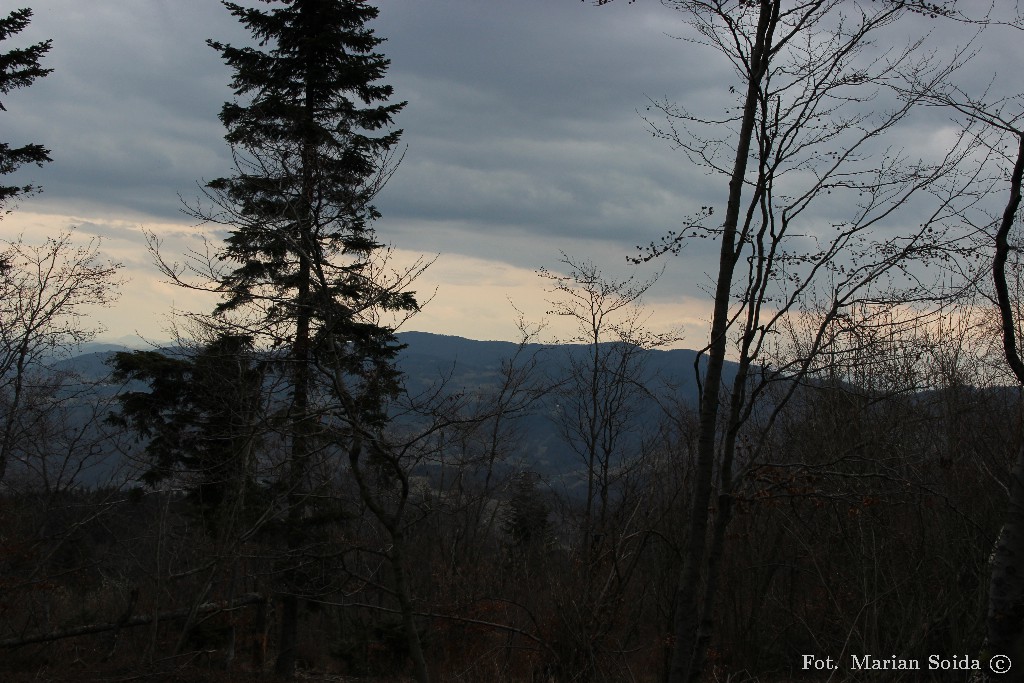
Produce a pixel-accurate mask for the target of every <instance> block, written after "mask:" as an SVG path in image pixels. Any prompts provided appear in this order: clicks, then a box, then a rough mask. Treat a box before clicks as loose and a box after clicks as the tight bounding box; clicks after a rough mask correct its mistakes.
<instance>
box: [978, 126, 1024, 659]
mask: <svg viewBox="0 0 1024 683" xmlns="http://www.w3.org/2000/svg"><path fill="white" fill-rule="evenodd" d="M1017 138H1018V143H1019V144H1018V150H1017V161H1016V163H1015V164H1014V168H1013V173H1012V174H1011V176H1010V198H1009V200H1008V201H1007V203H1006V208H1005V210H1004V211H1003V217H1002V221H1001V223H1000V225H999V230H998V232H997V234H996V253H995V258H994V260H993V264H992V275H993V279H994V281H995V288H996V297H997V300H998V304H999V313H1000V316H1001V319H1002V327H1003V350H1004V352H1005V354H1006V361H1007V363H1008V364H1009V365H1010V368H1011V369H1012V370H1013V374H1014V375H1015V376H1016V377H1017V381H1018V382H1019V383H1020V384H1021V385H1024V361H1022V360H1021V357H1020V352H1019V350H1018V348H1017V328H1016V324H1015V321H1014V319H1013V305H1012V303H1011V301H1010V295H1009V290H1008V288H1007V284H1006V260H1007V258H1008V256H1009V253H1010V243H1009V234H1010V229H1011V228H1012V227H1013V224H1014V223H1015V222H1016V218H1017V209H1018V208H1019V206H1020V202H1021V184H1022V182H1024V133H1018V134H1017ZM1022 566H1024V444H1022V445H1021V447H1020V448H1019V449H1018V451H1017V460H1016V463H1015V464H1014V467H1013V469H1012V471H1011V480H1010V500H1009V505H1008V508H1007V511H1006V523H1005V524H1004V525H1003V528H1002V531H1001V532H1000V534H999V538H998V540H997V541H996V546H995V549H994V550H993V552H992V576H991V580H990V583H989V596H988V618H987V623H986V630H987V635H988V651H989V654H990V655H1006V656H1009V657H1010V659H1011V661H1012V662H1013V664H1014V665H1017V664H1018V663H1019V662H1020V661H1021V656H1024V572H1022V571H1021V567H1022ZM1008 675H1010V676H1013V677H1015V678H1016V677H1018V676H1020V674H1019V673H1011V674H1008Z"/></svg>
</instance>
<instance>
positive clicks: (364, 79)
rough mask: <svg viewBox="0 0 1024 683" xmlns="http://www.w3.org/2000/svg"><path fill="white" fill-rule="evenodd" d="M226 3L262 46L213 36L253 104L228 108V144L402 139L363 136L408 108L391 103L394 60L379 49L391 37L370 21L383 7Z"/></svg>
mask: <svg viewBox="0 0 1024 683" xmlns="http://www.w3.org/2000/svg"><path fill="white" fill-rule="evenodd" d="M262 1H263V2H266V3H268V4H269V3H271V2H274V1H275V0H262ZM222 2H223V4H224V6H225V7H227V8H228V9H229V10H230V12H231V13H232V14H233V15H235V16H237V17H238V18H239V19H240V20H241V22H242V23H243V24H244V25H245V26H246V27H247V28H248V29H249V31H250V32H251V33H252V35H253V37H254V38H255V39H256V40H257V41H258V44H259V48H256V47H251V46H246V47H235V46H232V45H228V44H225V43H221V42H218V41H213V40H211V41H208V44H209V45H210V46H211V47H213V48H214V49H216V50H217V51H218V52H220V53H221V55H222V57H223V58H224V60H225V62H226V63H227V64H228V66H230V67H231V68H232V69H233V71H234V77H233V79H232V81H231V87H232V89H233V90H234V93H235V95H236V96H237V97H239V98H243V97H248V98H251V101H250V103H249V104H248V105H243V104H239V103H237V102H228V103H226V104H225V105H224V107H223V109H222V111H221V120H222V121H223V123H224V125H225V126H226V127H227V128H228V131H229V132H228V135H227V136H226V137H227V140H228V142H230V143H232V144H239V145H242V146H258V145H260V144H262V143H265V142H268V141H269V142H279V141H303V142H309V141H310V139H311V138H312V139H313V140H314V141H315V142H316V144H323V145H328V146H335V145H337V146H344V145H345V144H346V143H350V142H352V141H353V140H352V138H353V137H355V138H356V140H355V141H356V142H357V144H359V145H360V146H364V147H368V148H390V147H391V146H392V145H394V143H395V142H397V139H398V136H399V135H400V134H401V131H396V132H393V133H391V134H389V135H386V136H384V137H382V138H378V139H376V140H372V139H370V138H367V137H365V136H362V135H360V131H376V130H380V129H381V128H384V127H386V126H388V125H390V124H391V123H392V122H393V118H394V116H395V115H396V114H397V113H398V112H399V111H400V110H401V109H402V108H403V107H404V106H405V103H404V102H400V103H393V104H383V103H386V101H387V100H388V99H389V98H390V97H391V96H392V94H393V89H392V88H391V86H390V85H385V84H381V83H379V81H380V79H382V78H383V77H384V74H385V73H386V71H387V68H388V65H389V64H390V60H388V59H387V58H386V57H384V55H382V54H380V53H377V52H374V48H376V47H377V46H378V45H379V44H381V43H382V42H383V39H382V38H379V37H377V36H375V35H374V33H373V30H372V29H369V28H367V27H366V26H365V24H366V22H368V21H370V20H372V19H374V18H375V17H376V16H377V14H378V10H377V8H375V7H373V6H370V5H367V4H366V3H365V2H363V1H362V0H287V1H285V2H282V3H280V6H278V7H274V8H273V9H270V10H263V9H258V8H252V7H243V6H241V5H238V4H236V3H233V2H228V1H227V0H222ZM268 47H269V49H260V48H268ZM357 103H361V104H362V105H363V106H359V105H358V104H357ZM377 103H381V104H377Z"/></svg>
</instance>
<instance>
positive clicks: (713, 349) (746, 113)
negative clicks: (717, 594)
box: [668, 0, 779, 683]
mask: <svg viewBox="0 0 1024 683" xmlns="http://www.w3.org/2000/svg"><path fill="white" fill-rule="evenodd" d="M778 12H779V2H778V0H761V2H760V14H759V16H758V25H757V36H756V40H755V43H754V47H753V49H752V51H751V55H750V75H749V79H748V81H747V92H746V96H745V100H744V105H743V121H742V124H741V127H740V135H739V141H738V144H737V146H736V159H735V162H734V164H733V172H732V177H731V178H730V179H729V199H728V203H727V206H726V214H725V222H724V224H723V226H722V240H721V252H720V257H719V266H718V280H717V283H716V287H715V306H714V314H713V317H712V322H711V342H710V346H709V349H708V366H707V373H706V375H705V379H704V387H703V395H702V396H701V401H700V431H699V436H698V441H697V463H696V468H695V475H696V476H695V481H694V490H693V502H692V506H691V511H690V520H689V525H688V528H687V537H686V544H685V546H684V549H683V569H682V572H681V573H680V577H679V585H678V588H677V589H676V608H675V620H674V621H675V623H674V636H675V647H674V649H673V652H672V659H671V665H670V667H669V675H668V682H669V683H691V681H695V680H696V678H697V677H698V676H699V674H700V669H701V668H702V667H701V664H700V662H702V661H703V659H704V653H703V652H702V651H701V649H702V646H701V645H700V643H701V639H700V621H701V617H700V605H701V603H702V599H701V573H702V570H703V569H704V566H705V557H706V547H707V546H706V541H707V530H708V518H709V516H710V515H711V511H710V505H711V497H712V489H713V480H714V466H715V453H716V450H717V441H718V439H717V436H718V412H719V396H720V393H721V384H722V370H723V368H724V366H725V354H726V344H727V341H728V339H727V337H726V333H727V331H728V322H729V303H730V300H731V297H732V278H733V272H734V269H735V265H736V253H737V249H738V246H739V245H737V244H736V235H737V228H738V226H739V216H740V206H741V203H742V199H743V187H744V182H745V177H746V170H747V161H748V158H749V156H750V148H751V144H752V140H753V135H754V121H755V117H756V114H757V107H758V93H759V90H760V85H761V80H762V78H763V77H764V74H765V73H766V71H767V65H768V61H769V59H770V47H771V40H772V33H773V30H774V27H775V24H776V22H777V20H778Z"/></svg>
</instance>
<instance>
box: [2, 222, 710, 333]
mask: <svg viewBox="0 0 1024 683" xmlns="http://www.w3.org/2000/svg"><path fill="white" fill-rule="evenodd" d="M133 218H135V219H133V220H125V219H118V218H110V217H102V216H88V215H76V216H70V215H57V214H44V213H35V212H32V211H28V210H24V209H16V210H15V211H14V212H13V213H11V214H9V215H8V216H6V217H4V219H3V220H0V240H12V239H15V238H16V237H17V236H18V235H19V234H20V235H22V236H23V238H24V240H25V242H26V243H28V244H41V243H42V242H43V241H44V240H45V239H46V238H47V237H50V236H56V235H58V234H60V233H61V232H63V231H67V230H69V229H71V228H74V229H75V242H76V243H79V244H81V243H85V242H87V241H88V240H89V239H90V238H92V237H99V238H100V239H101V246H100V251H101V253H102V254H103V255H104V256H106V257H107V258H110V259H112V260H114V261H118V262H120V263H122V264H123V265H124V268H123V270H122V271H121V272H122V275H123V276H124V278H125V280H126V282H125V283H124V284H123V285H122V286H121V288H120V290H121V294H120V298H119V299H118V301H117V302H116V303H114V304H113V305H112V306H110V307H108V308H93V309H91V310H90V312H89V315H90V316H93V317H94V319H95V321H96V322H98V323H99V324H101V325H102V326H103V327H104V328H105V329H104V331H103V332H101V333H100V334H99V335H98V336H97V341H119V342H122V343H123V342H125V341H128V340H127V339H126V338H133V337H138V338H139V343H143V342H145V341H150V342H161V341H164V340H167V339H170V338H171V337H172V334H171V328H172V326H173V324H174V320H175V317H174V313H175V312H176V311H177V312H182V313H183V312H200V313H202V312H207V311H210V310H211V309H212V308H213V306H214V305H215V303H216V301H217V297H216V295H212V294H205V293H200V292H195V291H189V290H187V289H184V288H182V287H180V286H177V285H174V284H171V283H169V282H167V281H166V278H165V277H164V276H163V275H162V274H160V273H159V272H158V270H157V268H156V266H155V265H154V264H153V261H152V258H151V256H150V254H149V253H148V252H147V251H146V249H145V240H144V237H143V229H145V230H149V231H152V232H153V233H155V234H156V235H157V236H158V237H159V238H160V239H161V241H162V242H163V246H162V253H163V254H164V255H165V259H166V260H168V261H179V262H180V261H182V260H183V258H184V254H185V252H186V251H187V249H188V247H189V246H192V247H194V248H196V247H201V245H202V242H201V240H200V239H199V235H201V234H202V233H203V231H204V228H197V227H195V226H194V225H192V224H190V223H188V222H185V221H182V222H166V221H163V222H161V221H158V220H152V219H148V218H146V217H141V216H139V217H133ZM434 256H435V255H434V254H419V253H415V252H411V251H407V250H402V249H395V250H394V254H393V258H394V263H395V265H396V266H399V265H406V264H412V263H413V262H414V261H415V260H416V259H417V258H424V259H426V260H429V259H431V258H434ZM436 256H437V258H436V260H435V262H434V263H433V264H432V265H431V266H430V267H429V268H428V269H427V270H426V271H425V272H424V273H423V275H421V276H420V278H419V279H418V280H417V281H416V283H415V284H414V286H413V287H412V289H414V290H415V291H416V292H417V293H418V298H419V299H420V301H421V303H422V302H424V301H426V302H427V304H426V305H425V306H424V308H423V310H422V311H421V312H420V313H418V314H417V315H415V316H414V317H413V318H412V319H410V320H409V321H408V322H406V323H405V325H404V326H403V327H402V328H401V329H402V331H412V330H415V331H421V332H433V333H436V334H448V335H456V336H460V337H467V338H471V339H480V340H502V341H518V340H519V339H520V337H521V334H520V332H519V329H518V327H517V319H518V318H519V317H520V313H519V312H521V313H522V315H523V317H524V319H525V320H526V322H527V323H529V324H531V325H533V326H536V325H537V324H539V323H541V322H542V321H543V322H545V323H546V324H545V327H544V329H543V331H542V333H541V334H540V336H539V338H538V339H537V341H554V340H562V341H564V340H568V339H570V338H571V337H572V336H573V326H572V324H571V322H570V321H568V320H565V319H560V318H559V317H558V316H553V315H549V314H548V313H547V311H548V309H549V308H550V304H549V303H548V299H549V298H550V296H551V295H550V294H549V293H547V292H546V291H545V288H548V287H549V286H550V283H548V282H546V281H544V280H543V279H542V278H540V277H539V276H538V275H537V273H536V272H535V271H533V270H529V269H526V268H521V267H517V266H513V265H510V264H508V263H502V262H500V261H493V260H486V259H481V258H477V257H471V256H465V255H460V254H440V255H436ZM598 266H599V267H600V266H601V264H598ZM428 300H429V301H428ZM645 312H646V314H649V318H647V322H646V324H645V327H646V328H647V329H648V330H650V331H652V332H666V331H670V330H674V329H675V330H680V331H681V334H682V336H683V338H682V339H681V340H680V341H679V342H677V343H675V344H673V345H672V347H674V348H694V347H697V346H700V345H702V340H703V338H704V335H706V334H707V332H706V329H707V328H706V322H705V321H706V320H707V319H708V318H709V317H710V305H709V304H706V303H704V302H700V301H697V300H693V299H690V300H687V299H682V298H680V300H677V301H672V300H670V299H668V297H667V296H666V295H664V294H662V295H661V296H659V297H657V298H656V297H655V296H651V297H650V298H649V300H648V301H646V305H645Z"/></svg>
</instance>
